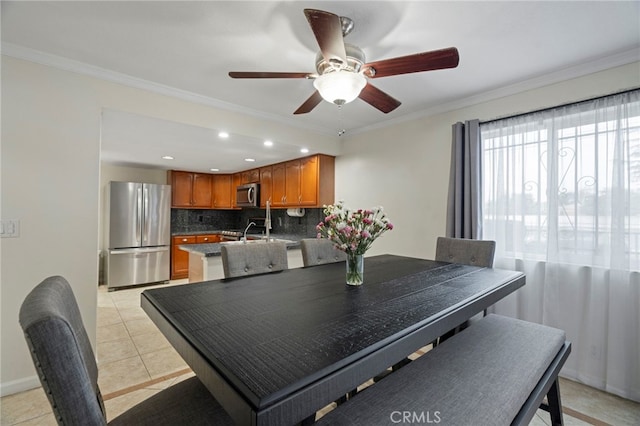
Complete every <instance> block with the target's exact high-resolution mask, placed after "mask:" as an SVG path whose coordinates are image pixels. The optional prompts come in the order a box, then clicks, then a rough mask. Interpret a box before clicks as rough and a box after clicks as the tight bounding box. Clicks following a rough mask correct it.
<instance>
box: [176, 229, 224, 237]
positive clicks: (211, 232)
mask: <svg viewBox="0 0 640 426" xmlns="http://www.w3.org/2000/svg"><path fill="white" fill-rule="evenodd" d="M222 231H223V230H222V229H215V230H213V231H191V232H187V231H185V232H172V233H171V236H172V237H180V236H182V235H216V234H221V233H222Z"/></svg>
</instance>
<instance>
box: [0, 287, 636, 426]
mask: <svg viewBox="0 0 640 426" xmlns="http://www.w3.org/2000/svg"><path fill="white" fill-rule="evenodd" d="M185 282H186V280H180V281H173V282H172V283H171V284H182V283H185ZM146 288H150V287H138V288H132V289H125V290H119V291H114V292H108V291H107V290H106V287H104V286H101V287H100V288H99V290H98V329H97V357H98V368H99V371H100V374H99V379H98V383H99V386H100V389H101V391H102V395H103V397H104V399H105V406H106V409H107V414H108V417H109V419H111V418H114V417H116V416H117V415H118V414H120V413H121V412H123V411H125V410H126V409H127V408H129V407H131V406H133V405H135V404H137V403H138V402H140V401H142V400H144V399H146V398H148V397H150V396H151V395H153V394H154V393H156V392H158V391H159V390H161V389H164V388H165V387H167V386H171V385H172V384H174V383H176V382H177V381H180V380H184V379H185V378H187V377H190V376H192V375H193V373H192V372H191V370H190V369H189V367H188V366H187V365H186V364H185V362H184V361H183V360H182V358H181V357H180V356H179V355H178V354H177V353H176V352H175V350H173V348H172V347H171V345H170V344H169V342H168V341H167V340H166V339H165V338H164V337H163V336H162V334H161V333H160V331H158V329H157V328H156V327H155V325H154V324H153V323H152V322H151V320H149V318H148V317H147V315H146V313H145V312H144V311H143V310H142V308H140V293H141V292H142V291H143V290H145V289H146ZM426 350H428V349H427V348H423V350H421V351H426ZM421 351H418V353H420V352H421ZM367 385H368V383H367V384H365V385H363V386H367ZM560 389H561V398H562V403H563V407H564V420H565V424H567V425H569V426H572V425H589V424H590V425H597V426H599V425H607V424H609V425H616V426H618V425H620V426H622V425H640V404H638V403H635V402H632V401H629V400H625V399H623V398H619V397H617V396H614V395H611V394H608V393H605V392H601V391H599V390H597V389H593V388H590V387H588V386H585V385H582V384H579V383H576V382H573V381H570V380H565V379H561V383H560ZM333 407H334V405H333V404H332V405H329V406H327V407H325V408H324V409H323V410H321V411H320V412H319V415H320V416H321V415H323V414H325V413H327V412H329V411H330V410H331V409H333ZM55 424H56V421H55V419H54V417H53V415H52V414H51V408H50V406H49V403H48V401H47V398H46V396H45V394H44V393H43V391H42V389H41V388H37V389H33V390H30V391H26V392H21V393H18V394H14V395H9V396H6V397H4V398H1V399H0V425H6V426H9V425H25V426H26V425H55ZM548 424H550V421H549V416H548V414H547V413H545V412H543V411H538V414H537V415H536V417H534V419H533V421H532V422H531V425H535V426H543V425H548Z"/></svg>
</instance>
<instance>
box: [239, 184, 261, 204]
mask: <svg viewBox="0 0 640 426" xmlns="http://www.w3.org/2000/svg"><path fill="white" fill-rule="evenodd" d="M236 205H237V206H238V207H260V184H259V183H248V184H246V185H240V186H238V187H237V188H236Z"/></svg>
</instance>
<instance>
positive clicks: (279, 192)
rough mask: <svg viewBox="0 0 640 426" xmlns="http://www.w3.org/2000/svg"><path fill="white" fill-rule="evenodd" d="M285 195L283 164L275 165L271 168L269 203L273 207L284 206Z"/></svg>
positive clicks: (284, 169) (284, 170)
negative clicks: (270, 202) (271, 202)
mask: <svg viewBox="0 0 640 426" xmlns="http://www.w3.org/2000/svg"><path fill="white" fill-rule="evenodd" d="M285 194H286V168H285V163H280V164H276V165H274V166H273V167H272V168H271V201H273V206H280V207H281V206H284V205H285V201H284V197H285Z"/></svg>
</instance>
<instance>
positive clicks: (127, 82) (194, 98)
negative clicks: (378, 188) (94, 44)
mask: <svg viewBox="0 0 640 426" xmlns="http://www.w3.org/2000/svg"><path fill="white" fill-rule="evenodd" d="M1 53H2V55H5V56H10V57H12V58H16V59H22V60H25V61H29V62H34V63H37V64H41V65H46V66H50V67H53V68H58V69H61V70H64V71H70V72H73V73H76V74H81V75H87V76H90V77H95V78H98V79H101V80H106V81H110V82H112V83H117V84H121V85H124V86H128V87H133V88H136V89H142V90H146V91H149V92H153V93H158V94H161V95H165V96H171V97H174V98H177V99H181V100H184V101H188V102H194V103H198V104H202V105H206V106H210V107H213V108H218V109H222V110H226V111H230V112H235V113H240V114H244V115H249V116H252V117H255V118H258V119H262V120H267V121H275V122H278V123H280V124H284V125H287V126H290V127H296V128H298V129H302V130H307V131H313V132H315V133H319V134H322V135H327V136H334V132H333V131H328V130H327V129H326V128H324V127H320V126H309V125H301V124H300V123H299V122H297V121H295V120H287V119H284V118H282V117H281V116H277V115H274V114H268V113H265V112H262V111H258V110H254V109H251V108H247V107H241V106H239V105H235V104H232V103H229V102H224V101H221V100H219V99H215V98H211V97H208V96H203V95H200V94H197V93H193V92H189V91H186V90H181V89H177V88H175V87H171V86H167V85H164V84H159V83H155V82H153V81H149V80H144V79H141V78H137V77H133V76H130V75H127V74H123V73H119V72H116V71H111V70H108V69H105V68H100V67H97V66H94V65H90V64H87V63H84V62H79V61H75V60H73V59H68V58H65V57H62V56H57V55H53V54H50V53H45V52H42V51H39V50H35V49H31V48H28V47H24V46H19V45H17V44H13V43H8V42H2V51H1Z"/></svg>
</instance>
